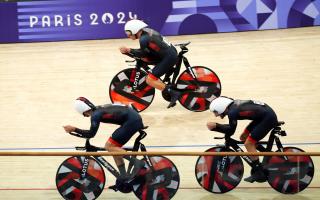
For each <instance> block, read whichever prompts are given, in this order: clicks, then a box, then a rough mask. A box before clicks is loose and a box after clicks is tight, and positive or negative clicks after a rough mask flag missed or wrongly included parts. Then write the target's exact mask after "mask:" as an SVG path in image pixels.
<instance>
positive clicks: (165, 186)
mask: <svg viewBox="0 0 320 200" xmlns="http://www.w3.org/2000/svg"><path fill="white" fill-rule="evenodd" d="M149 159H150V161H151V163H152V165H153V168H154V171H153V170H151V169H150V168H149V167H148V168H144V169H141V170H140V171H139V173H138V176H137V178H136V179H135V181H134V183H133V192H134V194H135V195H136V196H137V197H138V198H139V199H142V200H160V199H161V200H168V199H171V198H172V197H173V196H174V195H175V194H176V192H177V190H178V188H179V185H180V176H179V172H178V169H177V167H176V166H175V165H174V163H173V162H172V161H171V160H169V159H168V158H166V157H163V156H150V157H149Z"/></svg>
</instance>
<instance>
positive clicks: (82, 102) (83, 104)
mask: <svg viewBox="0 0 320 200" xmlns="http://www.w3.org/2000/svg"><path fill="white" fill-rule="evenodd" d="M74 106H75V109H76V111H77V112H78V113H80V114H82V115H83V116H85V117H88V116H89V115H87V113H85V112H87V111H90V110H95V109H96V106H95V105H93V103H91V102H90V101H89V100H88V99H87V98H85V97H79V98H77V99H76V101H75V104H74Z"/></svg>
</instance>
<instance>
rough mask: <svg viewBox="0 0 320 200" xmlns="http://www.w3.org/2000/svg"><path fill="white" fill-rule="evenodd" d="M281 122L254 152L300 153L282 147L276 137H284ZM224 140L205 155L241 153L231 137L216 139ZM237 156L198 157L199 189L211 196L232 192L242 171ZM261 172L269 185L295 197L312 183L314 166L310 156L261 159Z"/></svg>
mask: <svg viewBox="0 0 320 200" xmlns="http://www.w3.org/2000/svg"><path fill="white" fill-rule="evenodd" d="M283 124H284V122H278V124H277V126H276V127H274V128H273V129H272V130H271V132H270V136H269V140H268V141H259V142H258V143H257V150H258V151H260V152H271V151H272V147H273V146H274V144H275V146H276V152H303V150H302V149H299V148H297V147H283V146H282V143H281V142H280V139H279V136H286V135H287V134H286V132H285V131H284V130H282V129H281V125H283ZM215 139H224V140H225V144H224V145H222V146H216V147H213V148H210V149H208V150H206V152H234V151H236V152H244V151H243V150H242V149H241V148H240V146H239V144H243V143H244V142H241V141H237V140H235V139H232V138H231V136H230V135H225V137H215ZM241 158H242V159H243V160H245V161H246V162H247V163H248V164H249V166H251V167H252V164H251V163H252V161H251V159H250V158H249V157H248V156H241ZM241 158H240V157H239V156H200V157H199V158H198V160H197V162H196V167H195V175H196V179H197V181H198V183H199V184H200V186H201V187H203V188H204V189H206V190H207V191H209V192H212V193H225V192H228V191H231V190H233V189H234V188H235V187H236V186H237V185H238V184H239V183H240V181H241V179H242V176H243V171H244V166H243V162H242V160H241ZM262 166H263V169H264V172H265V174H266V176H267V181H268V183H269V184H270V186H271V187H272V188H273V189H275V190H276V191H278V192H280V193H284V194H295V193H298V192H301V191H303V190H304V189H305V188H307V187H308V185H309V184H310V183H311V181H312V178H313V175H314V165H313V161H312V159H311V157H310V156H264V157H263V161H262Z"/></svg>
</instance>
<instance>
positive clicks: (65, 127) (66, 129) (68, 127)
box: [63, 125, 76, 133]
mask: <svg viewBox="0 0 320 200" xmlns="http://www.w3.org/2000/svg"><path fill="white" fill-rule="evenodd" d="M63 128H64V130H65V131H66V132H67V133H71V132H74V131H75V130H76V127H74V126H71V125H66V126H63Z"/></svg>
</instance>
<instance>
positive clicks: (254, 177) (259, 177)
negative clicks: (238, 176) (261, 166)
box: [243, 170, 267, 183]
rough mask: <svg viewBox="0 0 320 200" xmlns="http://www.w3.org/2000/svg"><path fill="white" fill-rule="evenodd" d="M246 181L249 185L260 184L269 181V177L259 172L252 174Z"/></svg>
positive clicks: (261, 171)
mask: <svg viewBox="0 0 320 200" xmlns="http://www.w3.org/2000/svg"><path fill="white" fill-rule="evenodd" d="M243 180H244V181H247V182H249V183H253V182H255V181H256V182H258V183H263V182H266V181H267V177H266V175H265V174H264V172H263V170H257V171H255V172H254V173H252V174H251V176H249V177H247V178H244V179H243Z"/></svg>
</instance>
